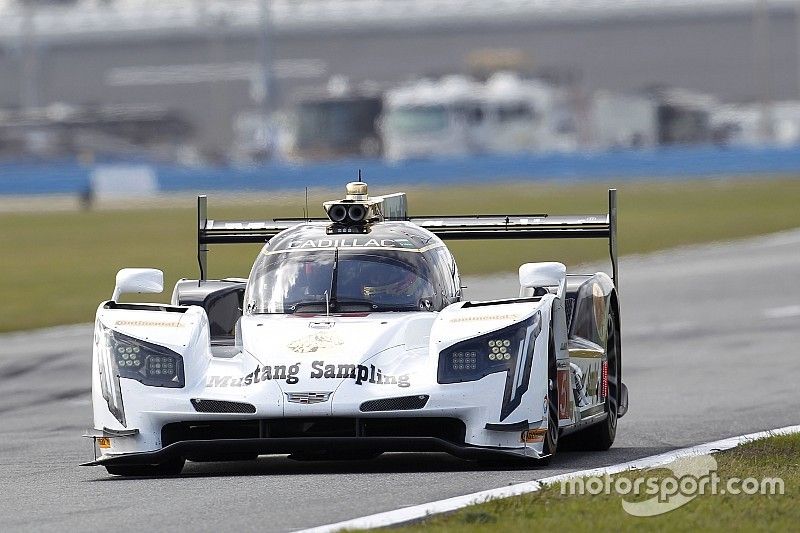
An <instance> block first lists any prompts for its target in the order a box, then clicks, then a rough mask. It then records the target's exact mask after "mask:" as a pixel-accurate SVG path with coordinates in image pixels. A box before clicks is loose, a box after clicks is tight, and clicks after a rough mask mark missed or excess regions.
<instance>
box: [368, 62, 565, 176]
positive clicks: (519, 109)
mask: <svg viewBox="0 0 800 533" xmlns="http://www.w3.org/2000/svg"><path fill="white" fill-rule="evenodd" d="M380 132H381V137H382V139H383V145H384V153H385V155H386V157H387V158H388V159H391V160H397V159H408V158H430V157H446V156H466V155H475V154H498V153H519V152H531V151H540V152H541V151H567V150H574V149H575V148H576V147H577V132H576V127H575V119H574V115H573V113H572V109H571V107H570V106H569V103H568V101H567V99H566V97H565V93H564V92H563V91H561V90H560V89H558V88H556V87H553V86H551V85H548V84H546V83H544V82H541V81H538V80H525V79H521V78H519V77H518V76H516V75H515V74H512V73H507V72H503V73H496V74H494V75H493V76H491V77H490V78H489V79H488V80H487V81H486V82H485V83H481V82H478V81H475V80H473V79H471V78H467V77H464V76H447V77H445V78H442V79H441V80H438V81H431V80H420V81H417V82H415V83H412V84H410V85H406V86H403V87H398V88H396V89H393V90H391V91H388V92H387V93H386V96H385V98H384V114H383V116H382V118H381V121H380Z"/></svg>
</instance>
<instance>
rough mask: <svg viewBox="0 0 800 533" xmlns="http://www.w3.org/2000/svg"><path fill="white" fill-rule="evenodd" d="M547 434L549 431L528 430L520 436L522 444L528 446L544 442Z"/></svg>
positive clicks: (542, 429) (541, 429)
mask: <svg viewBox="0 0 800 533" xmlns="http://www.w3.org/2000/svg"><path fill="white" fill-rule="evenodd" d="M546 434H547V429H544V428H540V429H526V430H525V431H523V432H522V435H520V442H524V443H526V444H535V443H537V442H544V436H545V435H546Z"/></svg>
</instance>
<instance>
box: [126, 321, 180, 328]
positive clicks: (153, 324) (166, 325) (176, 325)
mask: <svg viewBox="0 0 800 533" xmlns="http://www.w3.org/2000/svg"><path fill="white" fill-rule="evenodd" d="M114 325H115V326H137V327H149V328H179V327H182V325H183V324H181V323H180V321H177V322H164V321H157V320H117V321H116V322H114Z"/></svg>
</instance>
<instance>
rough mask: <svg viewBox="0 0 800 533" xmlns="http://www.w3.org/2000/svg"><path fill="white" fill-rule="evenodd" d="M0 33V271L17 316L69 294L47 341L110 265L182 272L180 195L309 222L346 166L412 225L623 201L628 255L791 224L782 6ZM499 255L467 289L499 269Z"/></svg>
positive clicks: (507, 0) (412, 4) (203, 7)
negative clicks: (712, 214)
mask: <svg viewBox="0 0 800 533" xmlns="http://www.w3.org/2000/svg"><path fill="white" fill-rule="evenodd" d="M0 21H2V23H0V223H2V227H1V228H0V246H3V249H4V250H5V251H6V259H7V260H6V261H5V266H2V265H0V270H2V269H6V272H3V273H6V274H8V275H9V276H16V278H15V282H14V283H13V287H11V286H9V287H4V291H6V290H7V291H11V292H13V291H15V290H17V291H19V292H20V297H19V302H20V303H19V304H18V305H22V306H23V307H24V305H26V302H28V301H30V300H31V299H32V298H31V295H32V294H37V291H46V286H47V284H46V283H43V282H42V280H41V278H37V277H36V276H37V275H38V274H41V272H48V273H50V274H52V275H53V276H56V277H57V276H62V277H63V283H64V290H65V291H67V293H69V292H70V291H75V292H76V297H75V299H74V301H73V302H72V304H71V307H70V306H69V305H67V306H66V307H65V310H64V312H63V313H62V315H61V316H60V318H58V319H55V318H54V319H53V320H50V321H49V322H52V323H60V322H64V321H75V320H79V319H80V320H83V319H88V318H90V315H91V311H92V309H88V310H87V308H85V307H83V306H84V305H85V304H83V303H81V302H82V300H81V298H80V297H79V296H77V294H78V292H79V291H80V294H90V295H91V297H92V298H95V300H93V301H96V297H100V296H101V291H100V289H99V288H96V286H97V284H96V279H97V276H113V272H111V271H112V270H113V268H116V267H118V266H119V267H121V266H131V265H130V264H123V261H129V262H132V263H133V264H141V263H145V262H151V263H153V264H152V266H160V263H166V266H165V268H166V270H167V272H168V274H170V275H173V274H174V277H176V278H177V276H178V275H179V273H180V275H187V276H188V275H192V273H193V272H192V271H191V270H189V271H188V272H187V271H186V270H187V269H192V268H194V267H193V266H192V263H193V260H194V259H193V257H194V254H193V251H192V246H193V242H192V239H193V237H192V232H193V228H194V222H193V216H194V215H193V212H192V206H193V202H192V200H191V196H192V194H194V193H196V192H211V191H213V192H216V193H217V197H219V196H220V194H219V193H224V194H222V198H223V200H224V199H226V198H227V202H228V203H227V204H225V202H224V201H223V203H222V204H215V203H214V202H215V199H216V198H212V202H211V205H212V210H213V206H215V205H223V206H224V205H227V207H226V208H225V209H227V211H225V210H223V211H221V212H220V213H221V214H224V215H229V216H232V217H237V216H238V217H243V216H244V215H248V216H261V217H265V216H268V215H269V216H273V215H281V216H286V215H302V213H303V210H304V207H305V206H304V205H303V202H304V195H305V188H306V187H310V190H311V197H312V201H313V202H314V208H316V207H317V204H318V201H319V200H321V199H323V198H325V197H326V196H325V195H326V194H327V193H326V192H324V191H329V190H331V189H335V190H336V191H338V192H337V193H340V192H341V191H340V188H341V186H342V185H343V184H344V183H345V182H346V181H349V180H351V179H353V178H354V177H355V176H356V172H357V170H358V169H361V170H362V171H363V173H364V177H365V179H366V180H367V181H368V182H369V183H370V184H371V185H373V186H376V187H378V188H379V189H378V191H377V192H390V191H391V189H392V188H394V187H400V186H402V187H405V188H408V189H409V190H411V191H412V193H411V198H412V200H413V202H412V204H411V209H412V212H414V210H415V205H416V206H417V210H418V211H417V213H418V212H419V209H421V208H422V207H420V206H423V207H425V208H426V209H427V210H428V211H429V212H430V211H439V212H445V211H448V210H450V211H453V210H455V211H460V212H464V213H477V212H487V211H492V212H495V211H501V212H502V211H505V212H509V211H515V212H524V211H534V212H542V211H548V210H551V208H552V207H556V208H562V209H563V210H564V211H575V210H576V209H580V208H582V207H585V210H589V211H596V212H603V211H604V209H605V207H606V206H605V204H604V201H605V200H604V198H605V196H604V189H605V188H606V187H607V186H609V185H614V186H620V184H623V183H630V184H632V185H630V186H629V187H628V190H631V191H634V193H635V194H634V197H636V198H637V199H638V200H637V201H638V202H640V203H639V204H638V207H639V208H641V213H640V214H639V215H635V214H631V213H635V211H634V210H633V209H632V207H633V206H631V205H630V204H628V205H627V206H626V205H625V204H624V203H623V204H622V205H623V206H624V207H627V209H628V210H627V211H623V215H622V216H623V217H624V216H629V217H631V218H630V219H629V221H630V222H636V228H637V230H638V233H636V234H634V233H633V232H632V230H630V229H628V230H627V231H631V233H630V235H629V236H628V238H627V243H628V244H626V241H625V240H623V242H622V243H621V246H622V247H623V251H624V252H628V253H633V252H640V251H648V250H651V249H660V248H663V247H664V246H667V245H670V246H671V245H677V244H682V243H684V242H706V241H708V240H714V239H723V238H732V237H737V236H744V235H749V234H754V233H759V232H767V231H772V230H777V229H785V228H789V227H795V226H797V225H800V220H798V219H797V215H796V209H795V208H794V207H793V206H794V205H796V201H797V200H800V193H799V192H798V189H797V180H796V176H798V175H800V1H797V0H703V1H702V2H697V1H690V0H659V1H655V0H652V1H651V0H496V1H492V2H488V1H482V0H0ZM731 178H737V180H735V181H737V183H735V184H732V183H730V180H731ZM775 178H780V181H775ZM676 180H681V181H682V182H687V183H688V184H687V185H685V186H683V185H682V186H681V189H680V191H681V192H682V193H683V194H682V195H675V194H674V193H675V192H676V191H675V190H671V189H670V188H669V187H665V184H674V183H675V181H676ZM723 181H725V183H727V185H726V186H725V190H724V194H723V193H722V192H721V189H720V187H721V185H720V183H722V182H723ZM498 183H502V184H506V183H513V184H517V185H515V186H517V187H518V188H517V189H514V190H516V191H517V193H516V196H515V197H514V198H513V199H510V198H508V197H507V196H506V197H503V195H502V194H494V195H492V194H487V191H486V189H485V187H487V186H490V185H491V184H498ZM643 183H650V188H646V187H644V185H642V184H643ZM519 184H522V186H519ZM542 184H544V185H542ZM570 184H572V185H571V186H572V187H573V189H569V188H568V187H569V186H570ZM556 185H559V186H561V188H556ZM441 187H449V188H450V189H449V192H448V193H450V192H452V191H453V189H454V187H458V189H459V190H461V191H462V193H463V194H462V196H461V197H459V198H461V203H460V204H459V205H450V204H452V202H444V201H441V200H439V201H436V200H435V198H441V196H439V195H440V194H441V193H442V189H441ZM481 187H484V189H481ZM537 187H538V188H537ZM565 187H567V188H565ZM413 191H417V192H413ZM465 191H466V192H465ZM754 191H757V192H754ZM770 194H771V195H770ZM226 195H228V196H226ZM231 195H233V196H231ZM589 195H591V198H592V199H593V200H592V201H590V200H589ZM637 195H638V196H637ZM670 195H672V196H670ZM687 195H689V196H693V197H694V200H693V201H695V202H696V204H697V205H698V206H702V208H703V209H706V210H707V209H714V210H716V211H717V212H718V213H717V216H718V218H717V219H716V221H715V223H714V227H715V228H716V229H715V230H714V231H708V230H707V228H708V227H709V226H708V223H707V218H708V217H707V216H704V215H707V212H703V211H696V212H695V211H692V210H691V209H688V208H686V205H687V203H686V201H687ZM726 195H727V196H726ZM328 196H329V195H328ZM431 198H433V199H434V200H431ZM629 198H630V197H629ZM669 198H671V199H672V200H673V201H674V203H673V204H669V203H665V202H667V199H669ZM724 198H728V200H725V201H727V202H728V203H725V201H724V200H723V199H724ZM753 198H758V199H759V202H760V204H759V206H756V207H760V209H762V210H763V211H764V213H761V215H763V216H759V217H756V216H755V214H754V213H753V211H752V209H753V208H754V202H753V201H752V199H753ZM624 199H625V196H624V194H623V195H622V196H621V201H622V202H624ZM523 200H525V201H524V202H523ZM426 201H427V203H425V202H426ZM248 202H250V204H254V205H255V204H257V206H254V207H247V204H248ZM559 202H560V203H559ZM445 204H446V205H445ZM665 206H666V207H665ZM743 206H745V208H743ZM668 207H669V208H670V209H671V211H670V213H664V214H662V215H663V216H662V217H661V218H660V219H659V222H658V224H655V222H654V221H652V220H651V219H652V218H653V217H652V216H650V215H648V214H649V213H654V212H655V211H654V210H655V209H656V208H664V209H667V208H668ZM134 208H136V209H135V210H136V213H130V212H129V211H130V210H131V209H134ZM90 209H106V210H109V209H110V210H112V211H114V214H113V215H107V216H101V215H100V214H97V213H95V214H91V213H89V210H90ZM143 209H146V210H149V211H147V212H148V214H147V215H143ZM54 211H63V212H67V213H69V214H64V213H62V214H61V215H60V216H58V217H56V216H55V215H54V214H53V212H54ZM20 213H22V214H20ZM313 213H315V211H312V214H313ZM625 213H628V214H627V215H625ZM748 213H750V214H748ZM316 214H317V215H319V214H322V213H321V211H320V212H319V213H316ZM751 215H752V216H751ZM212 216H213V211H212ZM636 216H640V219H637V218H635V217H636ZM692 216H696V217H697V218H696V219H694V218H692ZM726 216H727V217H730V218H725V217H726ZM48 217H49V218H48ZM87 217H88V218H87ZM92 217H99V218H92ZM126 217H127V218H126ZM170 217H172V218H170ZM670 217H673V218H670ZM154 220H161V221H163V223H164V224H165V225H162V226H157V227H155V226H154V227H153V228H152V229H151V231H153V232H158V233H161V234H160V235H159V236H158V237H157V239H159V238H161V239H167V240H165V241H164V242H163V243H162V245H163V246H161V247H159V246H156V245H155V244H154V241H152V240H149V241H148V240H147V239H152V238H153V235H152V234H143V233H142V232H143V231H144V227H143V226H142V224H145V223H146V221H154ZM765 220H766V221H767V222H766V223H765V222H764V221H765ZM125 221H127V222H125ZM670 221H672V222H673V223H674V224H678V223H679V222H680V224H683V225H684V226H686V227H685V228H683V229H684V231H683V232H681V233H680V236H681V238H682V239H683V240H681V239H680V238H679V239H676V238H675V235H676V233H675V232H674V231H673V230H674V229H675V228H676V226H674V225H673V226H670V225H669V222H670ZM687 221H688V222H687ZM623 222H624V219H623ZM648 223H652V224H654V225H653V227H652V232H655V233H657V234H658V235H660V236H661V237H660V238H654V237H653V234H652V233H650V234H648V233H645V232H644V229H643V228H645V227H647V226H646V224H648ZM642 224H644V226H643V225H642ZM629 227H630V226H629ZM112 228H113V229H112ZM159 228H168V229H167V231H165V232H164V231H163V230H161V229H159ZM178 228H181V229H180V230H179V229H178ZM703 228H706V229H705V230H704V229H703ZM103 231H106V233H105V234H103V233H102V232H103ZM126 231H128V232H129V233H125V232H126ZM623 231H626V230H625V229H624V226H623ZM59 232H61V233H59ZM623 236H625V235H624V234H623ZM145 237H146V238H145ZM79 238H85V239H86V241H87V242H86V243H85V244H86V246H84V247H82V246H81V245H79V244H78V242H77V239H79ZM157 239H156V240H157ZM132 241H139V242H142V245H143V247H142V249H139V250H138V252H139V253H138V254H134V253H133V252H132V250H133V248H132V246H133V245H132V244H131V243H132ZM184 241H186V242H184ZM121 242H125V246H128V248H126V249H125V250H120V249H119V248H120V246H121V244H120V243H121ZM44 243H49V246H48V247H46V250H47V252H44V251H42V249H43V248H45V246H44ZM631 243H640V245H633V244H631ZM58 246H65V247H66V248H65V249H64V250H63V251H61V252H58V250H59V248H58ZM458 246H461V245H460V244H459V245H457V247H458ZM464 246H466V245H464ZM626 246H629V247H628V248H625V247H626ZM28 247H29V248H28ZM182 247H183V248H182ZM464 249H465V250H467V248H464ZM176 250H180V258H178V257H177V255H176V256H175V257H172V256H170V254H173V253H174V254H177V252H176ZM537 250H544V251H547V252H548V253H551V252H552V253H555V252H558V253H562V250H561V249H555V248H548V246H544V247H543V248H537ZM12 251H13V253H12ZM112 251H113V252H112ZM102 252H107V253H106V255H105V257H106V259H103V261H101V262H100V263H101V264H102V265H103V266H104V268H103V269H100V270H98V271H97V272H93V273H92V274H89V272H90V271H91V268H90V265H89V263H91V261H87V258H94V257H96V254H98V253H102ZM151 252H152V253H151ZM596 252H597V253H596V254H594V255H593V254H589V259H592V258H593V257H594V256H598V257H599V256H601V254H600V252H601V249H600V248H598V249H597V251H596ZM237 253H238V252H237ZM247 253H248V254H250V255H248V256H247V258H248V259H247V260H245V259H244V256H242V258H241V259H240V260H239V259H237V261H238V262H237V263H236V264H237V265H238V266H236V268H234V267H233V266H232V265H233V263H231V268H230V269H228V270H224V269H223V270H221V271H219V272H218V275H229V274H237V275H246V273H247V269H248V268H249V264H250V260H249V259H251V258H252V254H253V252H252V250H251V251H249V252H247ZM506 253H509V252H507V251H504V250H498V251H497V254H498V255H497V256H496V257H497V258H500V259H496V258H495V256H494V255H490V258H489V259H488V260H486V261H477V260H472V259H469V258H468V259H467V260H466V263H467V266H466V270H467V273H471V272H474V273H486V272H496V271H501V270H513V268H511V267H509V266H508V265H509V264H511V263H510V262H504V261H505V257H506V256H505V255H503V254H506ZM542 253H544V252H542ZM493 258H494V259H493ZM79 259H80V261H79ZM513 259H514V260H516V259H517V258H516V257H514V258H513ZM575 259H576V260H577V259H578V258H577V254H576V257H575ZM15 261H18V262H16V263H15ZM56 261H75V263H74V264H73V265H72V269H71V270H69V269H67V270H64V269H56V272H52V271H51V270H52V265H53V264H54V263H55V262H56ZM170 261H173V262H172V263H170ZM20 265H23V266H25V267H26V268H23V270H24V271H25V272H20V268H19V266H20ZM37 265H38V266H37ZM473 267H474V268H473ZM62 270H64V271H63V272H62ZM109 272H110V273H109ZM212 273H213V271H212ZM26 276H27V277H26ZM2 279H3V281H2V283H4V284H9V282H8V281H7V280H8V279H9V278H7V277H5V276H3V277H2ZM50 279H51V283H52V284H57V283H58V281H57V280H56V279H55V278H50ZM80 279H84V285H83V286H81V285H80V283H78V281H79V280H80ZM103 279H105V278H103ZM26 280H27V281H26ZM110 282H111V278H110V277H109V278H108V283H110ZM9 285H12V284H9ZM103 291H105V288H104V289H103ZM68 299H69V298H67V300H68ZM65 305H66V304H65ZM70 309H72V311H70ZM20 310H21V309H18V311H20ZM3 312H4V313H9V311H8V306H7V307H6V311H3ZM70 313H77V314H76V315H75V318H74V319H73V318H69V317H70V316H73V315H71V314H70ZM15 314H17V313H15ZM18 314H19V315H24V313H18ZM19 320H20V319H18V318H12V317H11V315H10V314H9V315H6V316H5V317H3V320H0V329H13V327H16V326H14V324H18V325H21V324H22V322H19ZM23 322H24V323H25V324H26V325H27V324H29V323H30V325H33V323H31V322H30V318H26V319H25V320H23Z"/></svg>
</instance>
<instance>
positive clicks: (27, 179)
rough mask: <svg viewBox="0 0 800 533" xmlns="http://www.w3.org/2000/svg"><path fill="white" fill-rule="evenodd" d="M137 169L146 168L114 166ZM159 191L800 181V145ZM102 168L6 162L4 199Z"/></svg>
mask: <svg viewBox="0 0 800 533" xmlns="http://www.w3.org/2000/svg"><path fill="white" fill-rule="evenodd" d="M107 165H117V166H119V167H124V166H125V165H137V166H139V167H141V165H143V163H138V162H136V163H108V164H107ZM148 166H149V170H151V171H152V172H153V174H154V175H155V181H156V183H157V187H158V190H160V191H162V192H180V191H187V192H188V191H192V192H197V191H214V190H223V191H248V190H260V191H269V190H282V189H303V188H304V187H312V188H317V187H338V186H339V185H340V184H341V182H342V180H347V179H349V178H351V177H354V176H355V175H356V172H357V170H358V169H361V170H362V172H363V174H364V176H365V177H366V178H367V179H368V181H369V183H370V184H371V185H409V186H422V185H444V184H463V183H487V182H508V181H546V180H557V181H561V182H578V181H598V182H614V183H618V182H620V181H633V180H680V179H691V178H702V177H719V176H742V175H795V176H800V146H797V147H790V148H718V147H698V148H665V149H658V150H638V151H634V150H624V151H611V152H581V153H565V154H517V155H492V156H475V157H469V158H446V159H444V158H443V159H431V160H411V161H402V162H397V163H392V162H386V161H383V160H378V159H352V160H341V161H331V162H319V163H307V164H289V163H269V164H266V165H261V166H254V167H200V168H196V167H180V166H174V165H148ZM97 168H99V166H82V165H80V164H78V163H74V162H60V163H0V195H44V194H80V193H82V192H84V191H86V190H87V189H88V188H89V184H90V183H91V180H92V173H93V172H95V171H96V170H97Z"/></svg>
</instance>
